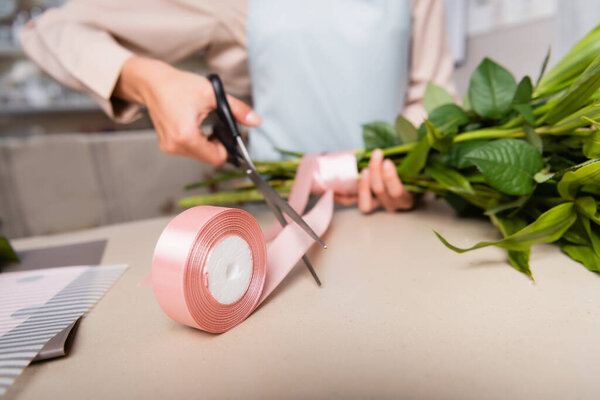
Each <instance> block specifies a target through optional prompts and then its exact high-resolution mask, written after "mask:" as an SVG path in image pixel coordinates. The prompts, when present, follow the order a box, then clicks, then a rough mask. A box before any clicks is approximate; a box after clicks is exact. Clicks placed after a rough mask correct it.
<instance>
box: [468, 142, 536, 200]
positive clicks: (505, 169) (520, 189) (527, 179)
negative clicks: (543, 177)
mask: <svg viewBox="0 0 600 400" xmlns="http://www.w3.org/2000/svg"><path fill="white" fill-rule="evenodd" d="M465 157H466V158H467V159H468V160H470V161H471V162H472V163H473V164H475V166H477V168H478V169H479V171H481V173H482V174H483V176H484V177H485V180H486V182H487V183H489V184H490V186H492V187H493V188H495V189H497V190H499V191H501V192H502V193H506V194H509V195H515V196H524V195H528V194H530V193H531V192H532V191H533V187H534V180H533V176H534V175H535V173H536V172H538V171H539V170H540V169H542V167H543V163H542V156H541V155H540V153H539V152H538V151H537V150H536V148H535V147H533V146H532V145H530V144H529V143H527V142H526V141H524V140H519V139H498V140H494V141H491V142H489V143H487V144H485V145H483V146H481V147H478V148H476V149H474V150H472V151H470V152H469V153H468V154H467V155H466V156H465Z"/></svg>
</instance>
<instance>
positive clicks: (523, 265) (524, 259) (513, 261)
mask: <svg viewBox="0 0 600 400" xmlns="http://www.w3.org/2000/svg"><path fill="white" fill-rule="evenodd" d="M490 220H491V221H492V223H493V224H494V225H495V226H496V227H497V228H498V229H499V230H500V232H501V233H502V236H503V237H507V236H510V235H512V234H513V233H516V232H518V231H520V230H521V229H523V228H524V227H525V226H527V222H526V221H525V220H524V219H522V218H502V217H499V216H492V217H490ZM530 254H531V248H527V249H525V250H508V262H509V263H510V265H512V266H513V268H515V269H516V270H517V271H519V272H522V273H524V274H525V275H527V276H528V277H529V278H531V280H534V279H533V275H531V269H530V268H529V256H530Z"/></svg>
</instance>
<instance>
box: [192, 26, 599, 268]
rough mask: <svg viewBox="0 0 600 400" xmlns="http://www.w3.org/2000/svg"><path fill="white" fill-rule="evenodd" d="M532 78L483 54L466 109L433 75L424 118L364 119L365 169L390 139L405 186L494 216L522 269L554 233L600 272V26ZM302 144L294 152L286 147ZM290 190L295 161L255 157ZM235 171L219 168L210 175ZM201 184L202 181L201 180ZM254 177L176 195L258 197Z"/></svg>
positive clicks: (218, 199)
mask: <svg viewBox="0 0 600 400" xmlns="http://www.w3.org/2000/svg"><path fill="white" fill-rule="evenodd" d="M549 56H550V53H549V52H548V55H547V56H546V58H545V59H544V60H543V65H542V68H541V72H540V78H539V79H538V83H537V85H536V87H534V85H533V84H532V81H531V79H530V78H529V77H524V78H523V79H521V80H520V82H519V83H518V84H517V82H516V81H515V79H514V77H513V75H512V74H511V73H510V72H509V71H508V70H506V69H505V68H504V67H502V66H500V65H498V64H497V63H495V62H494V61H492V60H490V59H488V58H486V59H484V60H483V61H482V62H481V64H480V65H479V66H478V67H477V69H476V70H475V71H474V73H473V75H472V77H471V81H470V85H469V88H468V92H467V93H466V94H465V96H464V97H463V105H462V107H461V106H459V105H457V104H455V103H454V99H453V98H452V96H450V94H448V93H447V92H446V91H445V90H444V89H443V88H441V87H439V86H436V85H434V84H428V85H427V88H426V91H425V98H424V106H425V108H426V111H427V114H428V116H427V119H426V120H425V121H423V123H422V124H421V125H420V126H419V129H415V127H414V126H413V125H412V124H411V123H410V122H409V121H408V120H406V119H405V118H404V117H402V116H399V117H398V118H397V119H396V121H395V125H394V126H392V125H391V124H389V123H386V122H381V121H380V122H373V123H370V124H366V125H364V126H363V138H364V144H365V148H364V149H357V150H356V152H355V154H356V155H357V166H358V167H359V170H360V169H362V168H364V167H365V166H367V165H368V162H369V159H368V157H369V156H370V151H371V150H372V149H375V148H382V149H383V151H384V154H385V155H386V157H388V158H390V159H391V160H392V161H393V162H394V164H395V165H396V170H397V172H398V175H399V177H400V178H401V179H402V180H403V182H404V184H405V187H406V188H407V189H408V190H411V191H413V192H415V193H427V192H429V193H434V194H435V195H436V196H438V197H441V198H443V199H445V200H446V201H447V202H448V203H449V204H450V205H451V206H452V207H453V208H454V209H455V210H456V211H457V213H458V214H459V215H460V216H478V217H487V218H489V219H490V221H491V222H492V223H493V224H494V226H496V227H497V228H498V231H499V234H500V235H501V238H499V239H497V240H489V241H484V242H480V243H477V244H475V245H474V246H472V247H469V248H466V249H462V248H458V247H456V246H453V245H452V244H450V243H449V242H448V240H446V239H445V238H443V237H442V236H441V235H439V234H437V233H436V234H437V235H438V238H439V239H440V241H441V242H442V243H443V244H444V245H446V246H447V247H448V248H450V249H452V250H454V251H457V252H459V253H462V252H465V251H471V250H475V249H479V248H483V247H487V246H496V247H500V248H503V249H505V250H506V251H507V259H508V262H509V263H510V265H512V266H513V268H515V269H516V270H518V271H520V272H522V273H523V274H525V275H527V276H528V277H530V278H531V279H533V276H532V272H531V268H530V265H529V264H530V262H529V261H530V255H531V247H532V246H533V245H535V244H536V243H556V244H557V246H560V248H561V249H562V251H563V252H564V253H565V254H566V255H567V256H569V257H571V258H572V259H573V260H575V261H577V262H579V263H581V264H583V265H584V266H585V267H586V268H588V269H589V270H590V271H594V272H600V213H599V207H600V129H598V128H599V126H598V125H599V124H598V122H597V121H600V26H598V27H597V28H596V29H594V30H593V31H592V32H590V33H589V34H588V35H587V36H586V37H585V38H583V39H582V40H581V41H580V42H579V43H578V44H577V45H576V46H575V47H574V48H573V49H572V50H571V52H570V53H569V54H568V55H567V56H565V58H563V59H562V60H561V61H559V62H558V64H557V65H556V66H555V67H554V68H553V69H552V70H550V71H549V72H546V71H545V69H546V66H547V64H548V60H549ZM285 154H288V155H289V154H291V155H293V154H295V152H285ZM256 165H257V167H258V168H259V170H260V172H261V173H263V174H264V175H265V176H266V177H267V178H268V179H269V181H270V183H271V184H272V185H273V186H274V187H275V188H276V189H277V190H278V191H279V192H280V193H282V195H287V194H288V193H289V191H290V188H291V184H292V182H293V177H294V173H295V171H296V168H297V166H298V160H287V161H278V162H256ZM234 176H239V172H238V171H236V172H234V173H232V172H231V171H230V170H229V171H222V172H221V173H219V175H217V176H215V177H211V178H210V179H208V180H206V181H205V184H214V183H218V182H220V181H224V180H229V179H231V178H232V177H234ZM195 186H198V185H195ZM261 198H262V197H261V195H260V193H259V192H258V191H257V190H256V188H254V187H253V185H251V184H248V183H242V184H239V186H238V188H237V189H236V190H234V191H230V192H219V193H214V194H204V195H199V196H191V197H187V198H185V199H182V200H181V202H180V204H182V205H184V206H193V205H198V204H218V203H235V202H240V201H253V200H258V199H261Z"/></svg>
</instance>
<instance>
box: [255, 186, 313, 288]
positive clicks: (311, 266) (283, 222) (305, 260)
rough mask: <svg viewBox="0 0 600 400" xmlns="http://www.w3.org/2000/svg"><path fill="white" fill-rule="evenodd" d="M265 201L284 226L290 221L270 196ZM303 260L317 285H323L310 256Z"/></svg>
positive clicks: (305, 256)
mask: <svg viewBox="0 0 600 400" xmlns="http://www.w3.org/2000/svg"><path fill="white" fill-rule="evenodd" d="M265 202H266V203H267V206H269V208H270V209H271V211H272V212H273V214H275V218H277V221H279V224H280V225H281V226H282V227H283V226H286V225H287V223H288V222H287V221H286V220H285V217H284V216H283V213H282V212H281V210H280V209H279V207H277V206H276V205H275V204H273V202H271V200H270V199H269V198H268V197H265ZM302 261H304V264H306V268H308V271H309V272H310V274H311V275H312V277H313V278H314V280H315V282H317V285H318V286H321V280H320V279H319V276H318V275H317V271H315V268H314V267H313V265H312V263H311V262H310V260H309V259H308V256H307V255H306V254H305V255H303V256H302Z"/></svg>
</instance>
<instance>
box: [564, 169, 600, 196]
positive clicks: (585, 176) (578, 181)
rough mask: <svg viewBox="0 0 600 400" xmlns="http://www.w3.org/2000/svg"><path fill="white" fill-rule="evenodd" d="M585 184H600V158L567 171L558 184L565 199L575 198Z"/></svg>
mask: <svg viewBox="0 0 600 400" xmlns="http://www.w3.org/2000/svg"><path fill="white" fill-rule="evenodd" d="M585 185H595V186H598V185H600V160H594V161H593V162H589V163H587V164H585V165H583V166H582V167H580V168H578V169H577V170H575V171H568V172H566V173H565V174H564V175H563V177H562V178H561V180H560V181H559V182H558V185H557V186H556V188H557V190H558V194H559V195H560V197H562V198H563V199H565V200H574V199H575V197H576V196H577V193H579V189H581V187H582V186H585Z"/></svg>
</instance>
